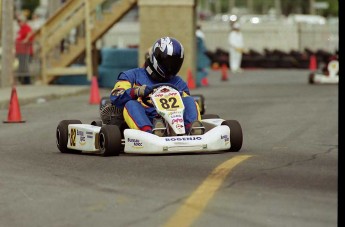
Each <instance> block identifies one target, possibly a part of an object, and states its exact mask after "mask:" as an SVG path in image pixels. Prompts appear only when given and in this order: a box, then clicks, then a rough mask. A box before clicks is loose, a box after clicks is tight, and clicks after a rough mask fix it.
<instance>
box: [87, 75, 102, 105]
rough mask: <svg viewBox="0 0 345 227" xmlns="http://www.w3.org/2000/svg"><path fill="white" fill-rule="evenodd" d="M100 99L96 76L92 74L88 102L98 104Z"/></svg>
mask: <svg viewBox="0 0 345 227" xmlns="http://www.w3.org/2000/svg"><path fill="white" fill-rule="evenodd" d="M100 101H101V97H100V95H99V88H98V82H97V77H95V76H93V77H92V80H91V91H90V101H89V103H90V104H99V103H100Z"/></svg>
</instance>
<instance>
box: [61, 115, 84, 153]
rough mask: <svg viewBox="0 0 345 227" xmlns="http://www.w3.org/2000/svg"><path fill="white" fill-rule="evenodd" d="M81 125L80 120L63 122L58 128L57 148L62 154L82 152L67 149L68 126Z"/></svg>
mask: <svg viewBox="0 0 345 227" xmlns="http://www.w3.org/2000/svg"><path fill="white" fill-rule="evenodd" d="M69 124H81V121H80V120H63V121H61V122H60V123H59V125H58V126H57V128H56V146H57V147H58V149H59V150H60V152H61V153H70V154H77V153H80V152H81V151H78V150H73V149H69V148H67V143H68V125H69Z"/></svg>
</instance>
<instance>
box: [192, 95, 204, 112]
mask: <svg viewBox="0 0 345 227" xmlns="http://www.w3.org/2000/svg"><path fill="white" fill-rule="evenodd" d="M192 97H193V98H194V100H195V101H196V102H197V103H198V105H199V108H200V114H201V115H203V114H204V113H205V111H206V105H205V97H204V96H203V95H192Z"/></svg>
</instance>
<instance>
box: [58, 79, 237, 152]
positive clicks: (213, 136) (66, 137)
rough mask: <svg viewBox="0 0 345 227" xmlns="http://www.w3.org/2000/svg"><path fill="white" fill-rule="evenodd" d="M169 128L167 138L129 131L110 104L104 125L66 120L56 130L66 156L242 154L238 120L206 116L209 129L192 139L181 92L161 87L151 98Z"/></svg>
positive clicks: (102, 113) (104, 109)
mask: <svg viewBox="0 0 345 227" xmlns="http://www.w3.org/2000/svg"><path fill="white" fill-rule="evenodd" d="M143 102H144V103H145V104H147V105H152V106H154V107H155V108H156V111H157V113H158V115H159V116H160V118H161V119H162V120H163V122H164V123H165V126H166V136H163V137H159V136H157V135H154V134H151V133H148V132H144V131H141V130H137V129H130V128H128V126H127V124H126V123H125V122H124V120H123V115H122V110H121V109H119V108H117V107H115V106H114V105H112V104H111V103H106V104H105V105H104V106H103V107H102V108H101V110H100V117H101V121H99V120H97V121H93V122H92V123H91V124H83V123H82V122H81V121H80V120H63V121H61V122H60V123H59V125H58V126H57V129H56V144H57V147H58V149H59V150H60V151H61V152H62V153H80V152H86V153H94V154H100V155H102V156H116V155H119V154H120V153H136V154H167V153H189V152H198V153H200V152H212V151H239V150H240V149H241V147H242V142H243V135H242V128H241V125H240V124H239V122H238V121H236V120H224V119H221V118H220V117H219V116H218V115H216V114H207V115H202V120H201V122H202V123H203V126H204V127H205V130H204V133H203V134H201V135H189V134H188V133H187V132H186V128H185V126H184V120H183V113H184V105H183V102H182V98H181V94H180V92H179V91H178V89H177V88H176V87H174V86H172V85H170V84H158V85H157V86H155V87H154V89H153V91H152V92H151V94H150V95H149V98H147V99H143Z"/></svg>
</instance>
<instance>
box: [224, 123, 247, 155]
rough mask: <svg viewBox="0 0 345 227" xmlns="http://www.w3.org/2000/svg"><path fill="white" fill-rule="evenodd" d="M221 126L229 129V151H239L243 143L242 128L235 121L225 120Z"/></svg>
mask: <svg viewBox="0 0 345 227" xmlns="http://www.w3.org/2000/svg"><path fill="white" fill-rule="evenodd" d="M222 125H227V126H228V127H229V128H230V143H231V147H230V149H229V151H239V150H240V149H241V147H242V143H243V134H242V127H241V125H240V123H239V122H238V121H236V120H226V121H223V122H222Z"/></svg>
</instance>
